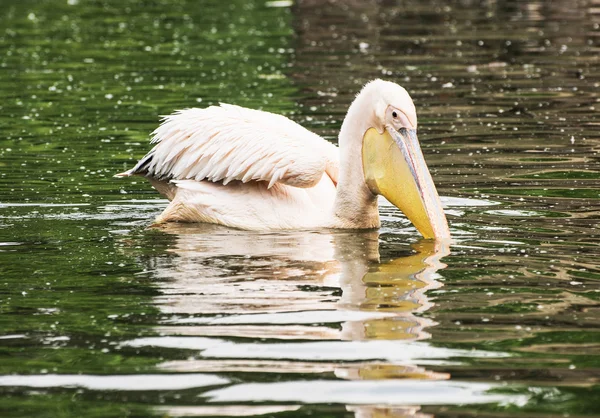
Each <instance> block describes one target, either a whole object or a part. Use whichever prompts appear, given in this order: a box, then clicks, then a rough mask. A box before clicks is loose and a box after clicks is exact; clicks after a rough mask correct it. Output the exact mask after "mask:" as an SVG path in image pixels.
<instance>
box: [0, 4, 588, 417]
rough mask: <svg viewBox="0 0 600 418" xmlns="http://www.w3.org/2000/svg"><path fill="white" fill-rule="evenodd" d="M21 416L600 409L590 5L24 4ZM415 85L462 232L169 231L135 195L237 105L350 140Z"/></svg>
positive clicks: (14, 24) (7, 162)
mask: <svg viewBox="0 0 600 418" xmlns="http://www.w3.org/2000/svg"><path fill="white" fill-rule="evenodd" d="M0 48H1V50H2V55H1V56H0V93H1V96H2V99H3V100H2V101H0V394H1V395H0V415H2V416H6V417H30V416H35V417H81V416H85V417H121V416H140V417H142V416H152V415H157V416H253V415H256V416H282V417H284V416H290V417H291V416H319V417H321V416H327V417H334V416H335V417H342V416H343V417H416V418H425V417H459V416H460V417H463V416H464V417H472V416H488V417H508V416H522V417H531V416H536V417H563V416H570V417H576V416H590V417H591V416H598V415H600V409H599V407H598V399H600V386H599V377H600V334H599V332H598V324H599V323H600V262H599V261H598V255H599V253H600V251H599V243H600V233H599V230H598V227H599V226H600V217H599V216H598V213H600V176H599V174H598V173H599V172H600V158H599V156H598V151H599V150H600V134H599V133H598V121H599V120H600V103H599V101H600V95H599V91H600V60H599V58H598V57H599V56H600V13H599V9H598V4H597V3H595V2H594V1H583V2H577V3H571V2H552V3H549V2H533V1H528V2H482V3H480V2H469V1H466V2H436V1H426V2H417V1H415V2H411V1H406V2H404V1H398V2H391V1H384V2H375V1H361V2H351V1H348V2H317V1H298V2H293V4H292V3H289V2H262V1H261V2H255V3H252V2H245V1H230V2H217V1H203V2H194V1H160V0H156V1H148V2H136V1H129V0H121V1H115V0H107V1H85V0H78V1H76V0H70V1H67V0H64V1H55V0H46V1H4V2H2V8H0ZM375 77H384V78H388V79H391V80H395V81H397V82H399V83H400V84H402V85H404V86H405V87H406V88H407V89H408V90H409V92H410V93H411V95H412V96H413V98H414V99H415V103H416V105H417V108H418V112H419V124H420V128H419V129H420V135H419V137H420V139H421V142H422V147H423V150H424V153H425V155H426V159H427V161H428V164H429V166H430V168H431V171H432V173H433V177H434V180H435V181H436V183H437V184H438V190H439V191H440V194H441V195H442V197H443V201H444V204H445V206H446V210H447V213H448V219H449V222H450V226H451V231H452V234H453V236H454V237H455V242H454V243H453V244H452V245H450V246H447V245H435V244H433V243H431V242H427V241H420V240H419V239H418V236H417V234H416V232H415V230H414V228H412V227H411V226H410V225H409V223H408V221H407V220H406V219H405V218H404V217H402V215H400V214H399V213H398V212H397V211H396V210H395V209H393V208H391V207H389V206H382V209H381V211H382V220H383V226H382V228H381V230H380V231H378V232H373V231H370V232H360V233H357V232H352V233H348V232H335V233H334V232H328V231H312V232H290V233H271V234H259V233H248V232H243V231H235V230H228V229H225V228H220V227H214V226H206V225H187V226H186V225H170V226H168V227H165V228H163V229H160V230H157V229H148V228H147V226H148V225H149V224H150V222H151V220H152V219H153V218H154V217H155V216H156V215H157V214H158V213H160V212H161V210H162V209H163V208H164V207H165V205H166V201H165V200H162V199H160V198H159V196H158V195H157V193H156V192H155V191H154V190H153V189H152V188H151V187H150V186H149V185H148V184H147V182H146V181H145V180H143V179H121V180H117V179H113V178H112V175H113V174H114V173H116V172H119V171H123V169H124V168H126V167H131V166H132V164H133V163H134V162H135V161H137V159H138V158H140V157H141V156H143V155H144V154H145V152H146V151H147V150H148V149H149V144H148V135H149V133H150V132H151V131H152V130H153V129H154V128H155V127H156V126H157V124H158V120H159V116H160V115H163V114H168V113H170V112H172V111H173V110H176V109H180V108H185V107H192V106H207V105H210V104H213V103H217V102H219V101H222V102H230V103H236V104H240V105H243V106H248V107H255V108H263V109H266V110H270V111H276V112H280V113H284V114H286V115H288V116H290V117H291V118H293V119H294V120H296V121H298V122H300V123H302V124H303V125H304V126H306V127H308V128H310V129H312V130H314V131H315V132H317V133H319V134H321V135H323V136H324V137H326V138H327V139H330V140H332V141H335V139H336V136H337V132H338V130H339V127H340V125H341V121H342V119H343V117H344V114H345V110H346V109H347V106H348V105H349V103H350V101H351V100H352V98H353V95H354V94H355V93H356V92H357V90H358V89H359V88H360V86H361V85H362V84H363V83H364V82H366V81H367V80H369V79H371V78H375Z"/></svg>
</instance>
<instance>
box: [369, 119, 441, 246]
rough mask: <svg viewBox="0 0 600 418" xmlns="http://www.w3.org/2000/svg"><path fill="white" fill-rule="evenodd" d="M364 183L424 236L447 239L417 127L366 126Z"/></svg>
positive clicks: (437, 197) (439, 203) (438, 198)
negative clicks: (383, 127) (379, 127)
mask: <svg viewBox="0 0 600 418" xmlns="http://www.w3.org/2000/svg"><path fill="white" fill-rule="evenodd" d="M362 159H363V169H364V174H365V180H366V182H367V186H368V187H369V189H371V191H372V192H373V193H376V194H381V195H383V196H384V197H385V198H386V199H387V200H389V201H390V202H392V203H393V204H394V205H395V206H397V207H398V209H400V210H401V211H402V212H403V213H404V214H405V215H406V217H407V218H408V219H409V220H410V221H411V222H412V223H413V225H414V226H415V227H416V228H417V230H418V231H419V232H420V233H421V234H422V235H423V236H424V237H425V238H435V239H441V238H449V237H450V230H449V229H448V222H447V221H446V215H445V214H444V210H443V208H442V203H441V202H440V197H439V196H438V193H437V190H436V189H435V185H434V184H433V179H432V178H431V174H430V173H429V169H428V168H427V164H425V159H424V158H423V153H422V152H421V146H420V145H419V140H418V139H417V130H416V129H406V128H402V129H400V130H399V131H396V130H395V129H391V128H390V129H389V130H388V129H386V130H384V132H383V133H382V134H380V133H379V132H377V130H376V129H374V128H371V129H369V130H368V131H367V132H366V133H365V136H364V138H363V148H362Z"/></svg>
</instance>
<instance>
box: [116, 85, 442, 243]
mask: <svg viewBox="0 0 600 418" xmlns="http://www.w3.org/2000/svg"><path fill="white" fill-rule="evenodd" d="M338 142H339V147H336V146H335V145H333V144H331V143H330V142H328V141H326V140H324V139H323V138H321V137H320V136H318V135H316V134H314V133H312V132H310V131H308V130H307V129H305V128H303V127H302V126H300V125H298V124H297V123H295V122H293V121H291V120H289V119H287V118H286V117H284V116H281V115H276V114H273V113H268V112H263V111H259V110H252V109H247V108H243V107H240V106H234V105H229V104H224V103H221V104H220V106H210V107H208V108H206V109H197V108H194V109H185V110H180V111H178V112H176V113H174V114H172V115H170V116H167V117H165V118H164V120H163V122H162V124H161V125H160V126H159V127H158V128H157V129H156V130H155V131H154V132H153V134H152V143H154V144H156V145H155V146H154V148H152V150H151V151H150V152H149V153H148V154H146V156H145V157H144V158H142V159H141V160H140V161H139V162H138V163H137V164H136V165H135V167H133V168H132V169H131V170H128V171H126V172H124V173H120V174H117V176H118V177H128V176H133V175H142V176H145V177H147V178H148V179H149V180H150V182H151V183H152V185H153V186H154V187H155V188H156V189H157V190H158V191H159V193H161V194H162V195H164V196H166V197H167V198H168V199H169V200H170V201H171V202H170V204H169V205H168V206H167V208H166V209H165V210H164V212H162V214H160V215H159V216H158V217H157V219H156V222H157V223H162V222H171V221H174V222H208V223H214V224H221V225H226V226H229V227H234V228H241V229H250V230H280V229H315V228H352V229H367V228H378V227H379V226H380V220H379V210H378V206H377V196H378V195H383V196H384V197H385V198H387V199H388V200H389V201H390V202H391V203H393V204H394V205H395V206H397V207H398V208H399V209H400V210H401V211H402V212H403V213H404V214H405V215H406V216H407V217H408V219H409V220H410V221H411V222H412V223H413V224H414V226H415V227H416V228H417V230H418V231H419V232H420V233H421V234H422V235H423V236H424V237H425V238H447V237H449V236H450V231H449V229H448V223H447V221H446V216H445V215H444V211H443V209H442V204H441V202H440V198H439V196H438V193H437V191H436V188H435V186H434V184H433V180H432V178H431V174H430V173H429V170H428V168H427V165H426V164H425V159H424V158H423V154H422V152H421V147H420V146H419V141H418V139H417V113H416V110H415V105H414V104H413V101H412V99H411V98H410V96H409V94H408V93H407V92H406V90H405V89H404V88H402V87H400V86H399V85H397V84H395V83H392V82H388V81H383V80H374V81H371V82H370V83H368V84H367V85H365V86H364V88H363V89H362V90H361V92H360V93H359V94H358V95H357V96H356V98H355V99H354V101H353V102H352V104H351V105H350V108H349V109H348V113H347V114H346V117H345V118H344V122H343V123H342V128H341V131H340V134H339V141H338Z"/></svg>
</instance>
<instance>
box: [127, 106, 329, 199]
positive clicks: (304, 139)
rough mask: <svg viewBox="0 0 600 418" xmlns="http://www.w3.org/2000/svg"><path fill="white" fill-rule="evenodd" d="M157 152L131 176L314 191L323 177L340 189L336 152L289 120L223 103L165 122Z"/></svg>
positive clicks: (188, 111)
mask: <svg viewBox="0 0 600 418" xmlns="http://www.w3.org/2000/svg"><path fill="white" fill-rule="evenodd" d="M151 143H153V144H155V145H154V148H153V149H152V150H151V151H150V152H149V153H148V154H147V155H146V156H145V157H144V158H142V159H141V160H140V161H139V162H138V164H137V165H136V166H135V167H133V168H132V169H131V170H129V171H127V172H125V173H122V174H119V176H129V175H134V174H142V175H146V176H150V177H155V178H158V179H161V180H165V179H174V180H187V179H194V180H196V181H201V180H210V181H213V182H222V183H223V184H227V183H229V182H231V181H233V180H239V181H242V182H248V181H265V182H268V183H269V186H268V187H269V188H270V187H272V186H273V185H274V184H275V183H283V184H287V185H290V186H295V187H312V186H314V185H315V184H317V183H318V182H319V181H320V180H321V177H322V176H323V174H324V173H327V174H328V175H329V177H331V179H332V180H333V182H334V183H337V173H338V169H339V167H338V166H339V161H338V150H337V147H336V146H335V145H333V144H331V143H329V142H327V141H326V140H324V139H323V138H321V137H320V136H318V135H316V134H314V133H312V132H310V131H308V130H307V129H305V128H303V127H302V126H300V125H298V124H297V123H295V122H293V121H291V120H290V119H288V118H286V117H284V116H281V115H276V114H273V113H268V112H263V111H259V110H252V109H247V108H243V107H240V106H235V105H229V104H225V103H221V104H220V106H211V107H208V108H206V109H196V108H194V109H185V110H180V111H177V112H175V113H174V114H172V115H170V116H166V117H164V118H163V122H162V123H161V125H160V126H159V127H158V128H157V129H156V130H155V131H154V132H153V133H152V139H151Z"/></svg>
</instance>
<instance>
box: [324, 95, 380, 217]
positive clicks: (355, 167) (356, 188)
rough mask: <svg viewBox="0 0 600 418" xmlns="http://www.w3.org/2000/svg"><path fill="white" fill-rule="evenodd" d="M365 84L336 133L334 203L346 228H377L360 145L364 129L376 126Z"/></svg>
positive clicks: (375, 206)
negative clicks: (337, 165) (337, 163)
mask: <svg viewBox="0 0 600 418" xmlns="http://www.w3.org/2000/svg"><path fill="white" fill-rule="evenodd" d="M371 96H372V94H371V92H370V91H368V89H367V88H365V89H363V91H362V92H361V93H360V94H359V95H358V96H357V97H356V99H355V100H354V102H352V105H350V108H349V109H348V113H347V114H346V117H345V119H344V122H343V123H342V129H341V130H340V135H339V140H338V142H339V148H340V175H339V181H338V184H337V194H336V198H335V204H334V216H335V218H336V222H338V223H339V224H341V226H342V227H345V228H378V227H379V225H380V222H379V210H378V208H377V196H376V195H374V194H373V193H372V192H371V191H370V190H369V188H368V187H367V184H366V182H365V176H364V171H363V163H362V145H363V137H364V134H365V132H366V131H367V130H368V129H369V128H371V127H374V126H376V125H375V120H376V115H375V111H374V108H375V107H374V106H373V99H374V98H373V97H371Z"/></svg>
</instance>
